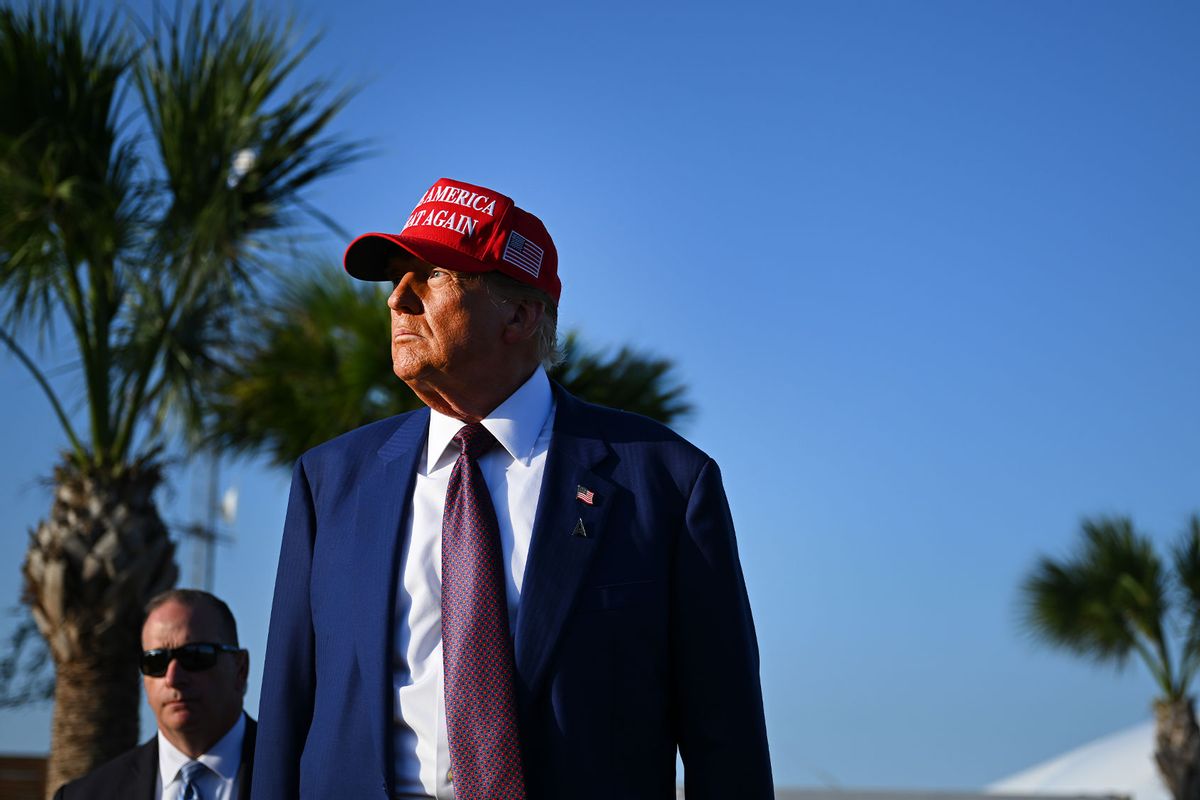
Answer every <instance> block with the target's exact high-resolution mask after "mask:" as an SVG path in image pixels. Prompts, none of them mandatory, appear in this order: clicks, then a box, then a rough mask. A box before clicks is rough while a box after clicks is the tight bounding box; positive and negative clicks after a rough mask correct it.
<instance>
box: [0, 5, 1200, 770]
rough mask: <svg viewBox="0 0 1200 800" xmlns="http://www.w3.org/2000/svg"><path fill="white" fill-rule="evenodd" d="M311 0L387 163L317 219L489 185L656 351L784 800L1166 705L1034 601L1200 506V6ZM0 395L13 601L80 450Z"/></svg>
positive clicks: (346, 120) (258, 498)
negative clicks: (1102, 542)
mask: <svg viewBox="0 0 1200 800" xmlns="http://www.w3.org/2000/svg"><path fill="white" fill-rule="evenodd" d="M168 5H170V4H168ZM261 5H262V6H265V7H271V6H273V5H274V4H272V3H267V2H263V3H261ZM296 10H297V12H298V13H299V15H300V17H301V18H302V19H303V20H304V21H305V23H304V27H305V29H307V30H311V29H313V28H314V27H321V28H324V29H325V31H326V36H325V39H324V41H323V43H322V44H321V46H320V47H319V48H318V51H317V52H316V53H315V55H314V58H313V60H312V62H311V64H310V68H311V71H312V74H323V75H327V76H328V77H330V78H331V79H333V80H334V81H337V82H356V83H360V84H362V85H363V86H364V88H363V90H362V91H361V92H360V94H359V95H358V96H357V98H356V99H355V100H354V102H353V103H352V105H351V106H350V108H349V109H348V110H347V112H346V114H345V116H344V117H343V119H342V123H341V124H342V127H343V129H344V130H346V131H349V132H352V133H353V134H355V135H358V136H362V137H366V138H368V139H370V140H371V141H372V142H373V143H374V144H375V145H376V147H377V150H378V153H379V154H378V156H377V157H375V158H373V159H371V160H369V161H367V162H364V163H362V164H360V165H358V166H357V167H356V168H354V169H352V170H350V171H348V172H346V173H345V174H343V175H341V176H340V177H338V178H337V179H335V180H331V181H328V182H327V183H325V184H324V185H323V187H322V188H321V190H320V191H319V192H318V193H315V194H314V195H313V198H312V199H313V200H314V201H315V202H316V203H317V204H318V205H320V206H321V207H322V208H323V209H324V210H326V211H327V212H329V213H330V214H331V215H332V216H333V217H334V218H335V219H337V220H338V221H339V222H340V223H341V224H342V225H343V226H345V227H346V228H347V229H348V230H349V231H351V232H352V233H359V232H363V231H367V230H398V228H399V226H400V225H401V224H402V222H403V220H404V218H405V217H406V215H407V214H408V212H409V211H410V210H411V208H412V206H413V205H414V204H415V202H416V201H417V199H418V198H419V196H420V194H421V193H422V191H423V190H424V189H425V188H426V187H427V186H428V185H429V184H430V183H432V182H433V180H434V179H436V178H438V177H440V176H443V175H445V176H450V177H455V178H459V179H462V180H466V181H470V182H473V183H479V184H483V185H487V186H492V187H495V188H497V189H499V190H501V191H503V192H505V193H506V194H508V195H510V196H512V197H513V198H515V199H516V201H517V202H518V204H520V205H521V206H523V207H525V208H527V209H530V210H532V211H533V212H534V213H536V214H538V215H539V216H541V217H542V219H543V220H544V221H545V222H546V224H547V225H548V227H549V229H550V231H551V232H552V234H553V236H554V238H555V241H556V243H557V245H558V251H559V254H560V263H561V273H562V277H563V283H564V290H563V301H562V307H561V317H562V321H563V325H564V326H565V327H567V328H577V329H579V330H580V331H581V332H582V333H583V335H584V336H585V337H586V339H587V340H588V341H589V342H591V343H593V344H596V345H617V344H622V343H632V344H635V345H637V346H640V347H643V348H646V349H648V350H650V351H653V352H655V353H659V354H663V355H667V356H670V357H672V358H674V359H675V360H676V361H677V363H678V365H679V375H680V377H681V378H682V379H683V380H684V381H685V382H686V383H687V384H688V385H689V386H690V388H691V397H692V398H693V399H694V401H695V403H696V405H697V406H698V412H697V414H696V415H695V416H694V418H693V419H692V420H690V421H689V422H688V424H687V425H686V426H685V427H684V433H685V434H686V435H688V436H689V437H690V438H691V439H692V440H693V441H695V442H696V443H697V444H698V445H699V446H701V447H702V448H704V449H705V450H707V451H708V452H710V453H711V454H712V455H713V456H714V457H716V459H717V460H718V462H719V463H720V464H721V466H722V469H723V473H724V475H725V480H726V487H727V489H728V493H729V497H730V502H731V504H732V507H733V511H734V516H735V519H736V521H737V524H738V533H739V540H740V546H741V552H742V557H743V563H744V567H745V571H746V576H747V581H748V584H749V589H750V595H751V602H752V604H753V607H754V610H755V615H756V619H757V623H758V632H759V640H760V645H761V649H762V656H763V680H764V690H765V693H766V706H767V722H768V726H769V729H770V734H771V746H772V754H773V760H774V766H775V772H776V776H777V780H778V782H779V783H781V784H791V785H830V784H836V785H841V786H892V787H911V788H918V787H921V788H936V787H941V788H952V787H963V788H971V787H978V786H981V785H983V784H985V783H987V782H989V781H992V780H995V779H998V778H1001V777H1003V776H1005V775H1007V774H1009V773H1012V772H1015V771H1017V770H1019V769H1022V768H1024V767H1027V766H1029V765H1030V764H1032V763H1034V762H1036V761H1038V760H1041V759H1043V758H1046V757H1049V756H1052V755H1055V754H1057V753H1059V752H1060V751H1062V750H1065V749H1067V748H1069V747H1072V746H1075V745H1078V744H1080V743H1083V742H1085V741H1087V740H1089V739H1092V738H1094V737H1096V736H1099V735H1102V734H1105V733H1109V732H1112V731H1114V730H1118V729H1120V728H1122V727H1125V726H1128V725H1131V724H1134V723H1136V722H1139V721H1141V720H1143V719H1145V718H1147V717H1148V716H1149V713H1150V712H1149V701H1150V697H1151V694H1152V687H1151V684H1150V681H1149V680H1148V678H1146V677H1145V676H1144V675H1143V674H1142V673H1141V672H1140V671H1138V670H1137V669H1133V670H1131V671H1129V672H1128V673H1125V674H1123V675H1116V674H1114V673H1113V672H1112V671H1110V670H1107V669H1097V668H1094V667H1092V666H1089V665H1087V664H1085V663H1081V662H1077V661H1075V660H1073V659H1071V658H1069V657H1067V656H1065V655H1060V654H1057V653H1054V652H1049V651H1046V650H1042V649H1038V648H1037V647H1035V646H1033V645H1032V644H1031V643H1029V642H1028V641H1027V639H1026V638H1025V637H1024V636H1023V635H1022V634H1021V632H1020V629H1019V627H1018V624H1017V620H1018V615H1017V599H1016V586H1017V584H1018V583H1019V581H1020V578H1021V576H1022V575H1023V573H1024V572H1025V571H1026V570H1028V569H1029V568H1030V566H1031V565H1032V564H1033V562H1034V560H1035V558H1036V557H1037V556H1038V554H1040V553H1052V554H1060V555H1061V554H1063V553H1065V552H1066V549H1067V548H1068V547H1069V546H1070V544H1071V543H1072V542H1073V541H1074V539H1075V536H1076V531H1077V528H1078V521H1079V519H1080V517H1081V516H1083V515H1086V514H1096V513H1128V514H1131V515H1132V516H1133V517H1134V519H1135V522H1136V523H1137V524H1138V525H1139V526H1141V527H1142V528H1143V529H1145V530H1146V531H1148V532H1149V533H1151V534H1153V535H1154V536H1155V538H1156V539H1157V540H1159V541H1161V542H1167V541H1170V540H1172V539H1173V538H1174V537H1175V536H1176V535H1177V533H1178V532H1179V531H1180V530H1181V529H1182V527H1183V525H1184V523H1185V520H1186V518H1187V516H1188V515H1189V514H1190V513H1192V512H1193V511H1197V510H1200V424H1198V421H1197V419H1198V416H1197V414H1198V408H1200V403H1198V400H1200V370H1198V369H1197V366H1198V364H1197V360H1198V359H1197V354H1198V349H1197V342H1198V341H1200V320H1198V319H1197V300H1198V299H1200V270H1198V269H1197V267H1198V263H1197V261H1198V258H1200V224H1198V222H1197V221H1198V220H1200V8H1198V7H1197V6H1196V5H1195V4H1190V3H1184V2H1155V3H1131V2H1121V3H1113V2H1099V1H1097V0H1088V1H1087V2H1045V3H1015V2H983V1H982V0H978V1H973V2H968V1H967V0H963V1H962V2H903V3H902V2H834V1H833V0H830V2H821V3H816V2H783V0H776V2H755V1H754V0H751V1H750V2H739V3H732V4H719V5H718V4H710V3H683V2H664V3H656V4H645V3H632V2H622V1H613V2H606V3H603V4H600V3H594V4H586V5H585V4H579V5H575V4H565V3H553V2H544V3H523V2H516V3H491V4H480V3H474V2H462V3H453V4H450V3H398V2H384V0H379V1H378V2H368V1H366V0H361V1H360V0H344V1H343V2H339V3H336V4H332V5H329V6H323V5H321V4H319V3H317V2H315V0H309V1H308V2H304V3H301V4H299V5H298V6H297V7H296ZM343 244H344V242H342V241H339V240H337V239H336V238H334V237H328V236H327V237H324V238H323V239H321V240H320V241H317V242H315V243H313V244H312V245H310V246H308V247H307V248H306V250H307V253H308V254H309V255H310V256H311V257H312V258H314V259H317V260H324V261H326V262H328V263H330V264H333V263H335V262H336V261H337V259H338V258H340V253H341V247H342V245H343ZM329 268H334V267H332V266H331V267H329ZM297 269H298V268H297ZM380 335H381V336H384V335H385V333H384V332H383V331H381V332H380ZM63 360H64V359H63V358H62V357H61V356H60V357H57V358H56V357H48V362H49V363H61V362H62V361H63ZM0 380H2V382H3V383H2V385H3V393H2V396H0V441H3V442H4V445H3V452H2V455H0V487H2V488H0V503H3V507H4V508H5V509H6V513H5V518H6V520H7V523H8V532H7V534H6V535H5V536H4V537H0V548H2V550H0V563H3V564H8V565H9V566H8V567H7V568H6V569H5V570H2V571H0V601H3V603H5V604H8V603H13V602H15V601H16V598H17V593H18V590H19V589H18V586H19V583H18V567H19V563H20V561H21V558H22V556H23V552H24V542H25V531H26V530H27V529H28V528H30V527H31V526H33V525H34V524H35V523H36V521H37V520H38V519H39V518H40V517H41V516H43V515H44V514H45V512H46V510H47V508H48V507H49V494H48V492H47V491H46V489H45V488H44V486H43V484H42V483H41V482H40V479H41V478H42V477H43V476H46V475H48V474H49V473H50V471H51V468H52V466H53V464H54V459H55V454H56V452H57V450H58V448H59V447H60V446H61V444H62V439H61V437H60V436H59V434H58V432H57V430H56V428H55V426H54V424H53V420H52V419H51V416H50V414H49V411H48V410H47V407H46V404H45V402H44V401H43V399H42V398H41V396H40V395H39V394H38V392H37V391H36V390H35V387H34V385H33V383H32V381H31V380H30V379H29V378H28V377H27V376H26V375H25V374H24V373H23V372H22V371H21V370H20V368H19V365H18V364H17V363H16V361H15V360H14V359H12V358H11V357H9V356H6V355H5V356H0ZM177 477H179V478H181V480H180V481H178V482H177V486H178V488H177V490H176V491H175V493H174V494H168V493H164V494H163V496H162V498H161V501H162V505H163V507H164V509H165V512H166V515H167V516H168V517H170V518H172V519H181V518H185V517H187V516H188V515H189V514H191V513H193V510H194V505H193V503H192V500H191V489H190V488H189V484H188V482H187V481H186V480H182V479H183V478H186V476H185V475H179V474H178V473H177ZM226 478H227V479H228V480H231V481H236V482H237V483H238V484H239V486H240V488H241V491H242V508H241V512H240V516H239V520H238V522H237V525H236V530H235V533H236V536H237V542H236V544H235V545H233V546H230V547H227V548H225V549H223V550H222V551H221V552H220V556H219V559H218V576H217V587H216V588H217V591H218V593H220V594H222V595H224V596H226V597H227V598H228V599H229V600H230V601H231V603H232V605H233V607H234V610H235V612H236V613H237V614H238V616H239V618H240V620H241V623H242V628H243V631H244V639H245V641H246V643H247V644H248V645H249V647H250V648H251V651H252V654H253V657H254V658H255V659H256V661H257V662H258V664H259V665H260V664H261V656H262V651H263V646H264V642H265V631H266V624H267V618H268V612H269V603H270V594H271V588H272V584H273V580H274V568H275V566H274V565H275V560H276V554H277V550H278V546H279V536H280V527H281V523H282V515H283V510H284V504H285V502H286V484H287V475H286V474H285V473H284V472H282V471H278V470H270V469H267V468H263V467H262V466H260V465H258V464H255V463H242V464H240V465H239V466H238V467H237V468H236V469H229V470H227V471H226ZM182 555H183V561H184V564H185V567H186V564H187V554H186V553H183V554H182ZM713 658H714V659H719V658H720V654H719V653H714V654H713ZM259 680H260V673H256V674H255V676H254V678H253V686H252V689H251V694H250V698H249V703H248V705H249V708H250V709H251V711H253V710H254V709H255V708H256V706H257V702H258V682H259ZM714 691H719V687H717V686H714ZM48 717H49V712H48V709H42V710H38V711H31V712H21V713H0V750H22V751H30V750H33V751H36V750H40V749H43V748H44V747H45V746H46V744H47V742H48V738H49V734H48V727H49V726H48ZM143 730H144V731H148V730H149V726H148V724H145V725H144V726H143Z"/></svg>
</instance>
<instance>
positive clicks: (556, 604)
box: [514, 384, 616, 697]
mask: <svg viewBox="0 0 1200 800" xmlns="http://www.w3.org/2000/svg"><path fill="white" fill-rule="evenodd" d="M554 392H555V398H556V400H557V409H556V411H555V419H554V434H553V436H552V437H551V440H550V452H549V454H548V456H547V458H546V472H545V475H544V476H543V478H542V491H541V495H540V498H539V500H538V510H537V516H536V518H535V519H534V524H533V538H532V541H531V542H530V547H529V560H528V562H527V563H526V566H525V576H524V579H523V582H522V586H521V604H520V609H519V611H518V613H517V629H516V634H515V640H514V649H515V657H516V667H517V684H518V690H519V696H524V697H530V696H532V695H533V694H535V693H536V692H537V689H538V687H539V685H540V683H541V681H542V678H543V677H544V675H545V670H546V665H547V664H548V663H549V661H550V657H551V655H552V653H553V651H554V646H555V644H556V642H557V641H558V638H559V635H560V634H561V632H562V627H563V623H564V621H565V620H566V618H567V615H568V613H569V612H570V610H571V608H572V606H573V605H574V599H575V595H576V593H577V592H578V590H579V585H580V582H581V581H582V580H583V577H584V576H585V575H586V574H587V570H588V566H589V564H590V563H591V560H592V557H593V556H594V555H595V553H596V548H597V547H599V545H600V540H601V539H602V538H603V536H604V521H605V518H606V516H607V515H608V510H609V508H610V507H611V505H612V500H613V492H614V490H615V488H616V487H615V486H614V485H613V484H612V483H611V482H609V481H608V480H607V479H605V478H603V477H601V476H600V475H597V474H596V473H595V472H593V471H592V470H593V468H594V467H596V466H597V465H598V464H599V463H600V462H601V461H603V460H605V459H606V458H608V457H609V456H610V455H611V451H610V450H609V448H608V445H607V444H606V443H605V442H604V441H603V440H602V439H601V438H600V437H599V435H598V433H597V432H596V431H595V430H594V429H593V428H592V426H591V424H590V422H591V420H590V418H589V415H588V413H587V410H586V407H585V406H584V405H583V404H582V403H580V402H579V401H578V400H576V399H575V398H573V397H571V396H570V395H569V394H567V393H566V392H565V391H564V390H563V389H562V388H561V387H559V386H558V385H557V384H555V385H554ZM581 487H582V488H583V489H586V490H588V491H590V492H592V497H591V503H588V502H585V501H583V500H580V499H579V498H578V497H577V493H578V491H579V489H580V488H581Z"/></svg>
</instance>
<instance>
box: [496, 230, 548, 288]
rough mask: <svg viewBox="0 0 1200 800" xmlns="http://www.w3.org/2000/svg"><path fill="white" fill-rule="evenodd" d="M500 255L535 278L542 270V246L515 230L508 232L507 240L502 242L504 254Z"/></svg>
mask: <svg viewBox="0 0 1200 800" xmlns="http://www.w3.org/2000/svg"><path fill="white" fill-rule="evenodd" d="M500 257H501V258H502V259H504V260H505V261H507V262H508V263H510V264H515V265H516V266H517V267H519V268H520V269H523V270H525V271H526V272H528V273H529V274H530V275H532V276H533V277H535V278H536V277H537V276H538V273H539V272H541V271H542V248H540V247H538V246H537V245H536V244H534V243H533V242H531V241H529V240H528V239H526V238H525V237H524V236H522V235H521V234H519V233H517V232H516V231H511V232H509V234H508V241H507V242H506V243H505V244H504V254H503V255H502V256H500Z"/></svg>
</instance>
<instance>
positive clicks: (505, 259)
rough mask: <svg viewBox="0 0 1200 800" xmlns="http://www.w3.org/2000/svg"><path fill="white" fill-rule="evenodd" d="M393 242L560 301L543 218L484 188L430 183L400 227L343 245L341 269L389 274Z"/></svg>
mask: <svg viewBox="0 0 1200 800" xmlns="http://www.w3.org/2000/svg"><path fill="white" fill-rule="evenodd" d="M396 248H400V249H401V250H403V251H405V252H407V253H410V254H411V255H414V256H416V257H417V258H419V259H421V260H422V261H427V262H429V263H430V264H436V265H437V266H439V267H445V268H446V269H452V270H457V271H458V272H491V271H492V270H496V271H499V272H502V273H504V274H505V275H508V276H509V277H510V278H515V279H516V280H518V281H520V282H521V283H527V284H529V285H530V286H536V287H537V288H538V289H541V290H542V291H544V292H545V293H546V294H548V295H550V296H551V297H553V298H554V302H556V303H557V302H558V298H559V295H560V294H561V293H562V283H561V282H560V281H559V279H558V251H557V250H555V249H554V240H553V239H551V238H550V234H549V233H548V232H547V231H546V226H545V225H543V224H542V221H541V220H540V219H538V218H537V217H535V216H534V215H533V214H530V213H529V212H528V211H525V210H524V209H520V208H517V206H516V204H514V203H513V201H512V198H509V197H505V196H504V195H502V194H500V193H499V192H494V191H492V190H491V189H487V188H484V187H483V186H475V185H473V184H470V183H463V182H462V181H454V180H450V179H449V178H442V179H441V180H439V181H438V182H437V183H435V184H434V185H433V186H431V187H429V191H427V192H426V193H425V194H424V195H423V196H422V197H421V200H420V202H418V203H417V207H416V208H414V209H413V211H412V213H411V214H409V216H408V221H406V222H405V223H404V227H403V228H401V230H400V232H399V233H365V234H363V235H362V236H359V237H358V238H357V239H355V240H354V241H353V242H351V243H350V246H349V247H347V248H346V255H345V256H344V257H343V258H342V263H343V264H344V265H345V268H346V272H348V273H350V274H351V275H353V276H354V277H355V278H358V279H359V280H364V281H383V280H387V279H388V275H387V262H388V259H389V258H392V257H394V256H396V255H398V254H397V252H396Z"/></svg>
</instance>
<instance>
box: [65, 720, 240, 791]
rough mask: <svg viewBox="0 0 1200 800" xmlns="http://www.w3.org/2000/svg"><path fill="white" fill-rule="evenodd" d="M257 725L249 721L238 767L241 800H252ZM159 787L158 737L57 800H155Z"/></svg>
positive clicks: (74, 783)
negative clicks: (252, 774) (251, 781)
mask: <svg viewBox="0 0 1200 800" xmlns="http://www.w3.org/2000/svg"><path fill="white" fill-rule="evenodd" d="M256 730H257V725H255V723H254V720H252V719H251V718H250V717H249V716H247V717H246V737H245V738H244V739H243V740H242V763H241V765H240V766H239V767H238V773H237V786H238V800H249V798H250V775H251V773H252V772H253V769H254V741H255V735H256ZM157 784H158V735H157V733H156V734H155V735H154V736H153V737H152V738H151V739H150V741H148V742H146V743H145V744H143V745H139V746H137V747H135V748H133V749H132V750H130V751H128V752H126V753H122V754H121V755H119V756H117V757H116V758H114V759H113V760H112V761H109V762H108V763H106V764H101V765H100V766H98V767H96V768H95V769H94V770H92V771H91V772H89V773H88V774H87V775H84V776H83V777H82V778H78V779H76V780H73V781H71V782H70V783H65V784H63V785H62V786H61V787H59V790H58V791H57V792H56V793H55V795H54V800H154V789H155V787H156V786H157Z"/></svg>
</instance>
